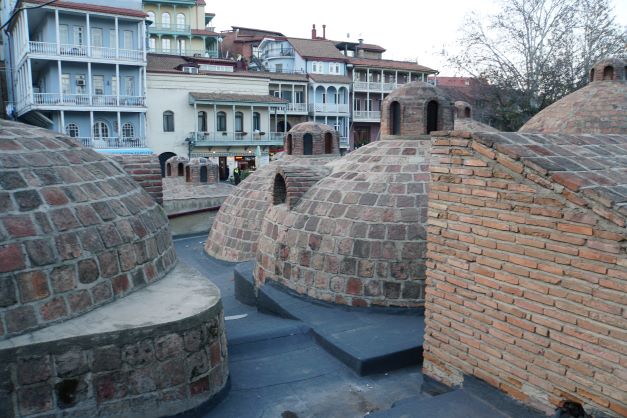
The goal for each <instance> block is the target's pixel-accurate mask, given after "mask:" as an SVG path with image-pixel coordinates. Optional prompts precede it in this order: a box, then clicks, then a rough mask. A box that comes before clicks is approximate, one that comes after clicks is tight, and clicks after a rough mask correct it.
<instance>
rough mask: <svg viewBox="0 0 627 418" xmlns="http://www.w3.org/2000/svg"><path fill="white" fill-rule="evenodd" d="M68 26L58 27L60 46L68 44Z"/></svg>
mask: <svg viewBox="0 0 627 418" xmlns="http://www.w3.org/2000/svg"><path fill="white" fill-rule="evenodd" d="M68 35H69V31H68V26H67V25H59V39H60V40H61V43H62V44H67V43H69V42H68Z"/></svg>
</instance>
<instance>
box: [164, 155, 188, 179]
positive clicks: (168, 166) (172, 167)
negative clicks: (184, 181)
mask: <svg viewBox="0 0 627 418" xmlns="http://www.w3.org/2000/svg"><path fill="white" fill-rule="evenodd" d="M188 162H189V160H188V159H187V158H185V157H181V156H179V155H175V156H174V157H170V158H168V159H167V160H166V162H165V175H166V177H173V176H174V177H177V176H178V177H184V176H185V165H186V164H187V163H188Z"/></svg>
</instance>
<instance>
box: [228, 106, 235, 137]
mask: <svg viewBox="0 0 627 418" xmlns="http://www.w3.org/2000/svg"><path fill="white" fill-rule="evenodd" d="M232 107H233V138H235V105H233V106H232ZM227 131H228V129H227ZM227 136H228V135H227Z"/></svg>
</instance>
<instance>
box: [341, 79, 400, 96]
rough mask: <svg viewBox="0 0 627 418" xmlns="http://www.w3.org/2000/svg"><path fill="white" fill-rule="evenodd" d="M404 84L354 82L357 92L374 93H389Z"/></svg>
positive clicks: (354, 88)
mask: <svg viewBox="0 0 627 418" xmlns="http://www.w3.org/2000/svg"><path fill="white" fill-rule="evenodd" d="M402 84H403V83H395V82H393V81H392V82H381V81H353V90H355V91H374V92H382V93H389V92H391V91H392V90H394V89H395V88H397V87H398V86H400V85H402Z"/></svg>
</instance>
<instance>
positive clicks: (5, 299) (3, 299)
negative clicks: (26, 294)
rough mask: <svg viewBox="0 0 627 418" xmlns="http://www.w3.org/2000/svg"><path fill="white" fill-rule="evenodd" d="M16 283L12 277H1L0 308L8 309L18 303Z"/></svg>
mask: <svg viewBox="0 0 627 418" xmlns="http://www.w3.org/2000/svg"><path fill="white" fill-rule="evenodd" d="M15 290H16V288H15V283H14V282H13V278H11V277H10V276H5V277H0V308H6V307H8V306H11V305H15V304H16V303H17V293H16V291H15Z"/></svg>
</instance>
